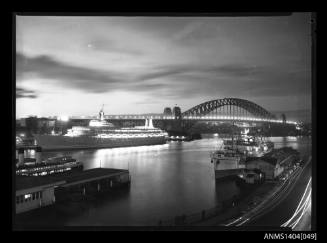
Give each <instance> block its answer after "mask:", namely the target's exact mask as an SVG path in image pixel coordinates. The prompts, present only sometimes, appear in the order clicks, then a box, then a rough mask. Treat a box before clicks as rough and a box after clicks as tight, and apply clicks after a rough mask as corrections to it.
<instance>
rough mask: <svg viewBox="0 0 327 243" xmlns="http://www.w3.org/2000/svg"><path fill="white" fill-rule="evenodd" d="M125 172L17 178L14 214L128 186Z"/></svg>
mask: <svg viewBox="0 0 327 243" xmlns="http://www.w3.org/2000/svg"><path fill="white" fill-rule="evenodd" d="M130 180H131V178H130V175H129V171H128V170H121V169H109V168H95V169H90V170H84V171H76V170H75V171H72V172H66V173H60V174H53V175H47V176H16V214H19V213H23V212H27V211H30V210H33V209H37V208H41V207H45V206H49V205H52V204H54V203H55V202H57V201H65V200H70V198H71V196H72V195H75V196H76V195H79V196H82V197H85V196H87V195H90V194H94V193H100V192H106V191H109V190H111V189H114V188H118V187H121V186H124V185H129V183H130Z"/></svg>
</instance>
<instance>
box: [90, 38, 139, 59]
mask: <svg viewBox="0 0 327 243" xmlns="http://www.w3.org/2000/svg"><path fill="white" fill-rule="evenodd" d="M87 45H88V46H89V48H91V49H93V50H96V51H101V52H108V53H118V54H127V55H133V56H139V55H143V54H144V52H142V51H141V50H139V49H132V48H130V47H127V46H125V45H124V46H123V45H122V44H117V43H115V42H114V41H112V40H108V39H104V38H98V39H93V40H91V41H90V42H89V43H87Z"/></svg>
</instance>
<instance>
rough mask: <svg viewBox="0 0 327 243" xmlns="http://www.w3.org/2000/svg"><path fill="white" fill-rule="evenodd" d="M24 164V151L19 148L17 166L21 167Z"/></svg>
mask: <svg viewBox="0 0 327 243" xmlns="http://www.w3.org/2000/svg"><path fill="white" fill-rule="evenodd" d="M23 164H24V149H23V148H19V149H18V164H17V166H20V165H23Z"/></svg>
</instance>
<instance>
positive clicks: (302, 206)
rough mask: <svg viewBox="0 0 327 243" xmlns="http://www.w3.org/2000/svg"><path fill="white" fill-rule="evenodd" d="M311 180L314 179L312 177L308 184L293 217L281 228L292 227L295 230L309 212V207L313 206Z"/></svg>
mask: <svg viewBox="0 0 327 243" xmlns="http://www.w3.org/2000/svg"><path fill="white" fill-rule="evenodd" d="M311 179H312V177H310V180H309V181H308V183H307V186H306V188H305V191H304V193H303V195H302V198H301V200H300V202H299V204H298V206H297V208H296V210H295V212H294V214H293V215H292V217H291V218H290V219H289V220H287V221H286V222H285V223H283V224H282V225H281V226H282V227H292V229H294V228H295V227H296V225H297V224H298V222H299V221H300V220H301V219H302V217H303V215H304V213H305V212H306V211H307V209H308V206H309V205H310V206H311V191H312V188H311Z"/></svg>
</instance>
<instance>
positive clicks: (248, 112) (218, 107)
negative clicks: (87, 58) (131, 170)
mask: <svg viewBox="0 0 327 243" xmlns="http://www.w3.org/2000/svg"><path fill="white" fill-rule="evenodd" d="M94 118H96V116H88V117H85V116H83V117H71V120H72V121H75V122H78V121H83V120H84V121H85V120H90V119H94ZM104 118H105V120H106V121H108V122H111V123H113V124H116V125H123V124H125V125H126V124H127V123H129V124H134V125H135V124H137V125H142V124H146V123H147V122H148V121H149V119H152V121H153V124H154V125H155V126H158V127H160V128H164V129H165V128H167V124H180V125H181V126H182V127H190V126H192V125H194V124H195V123H196V122H199V121H205V122H227V123H236V124H239V125H240V124H243V125H244V126H250V127H251V126H252V127H253V126H261V125H270V124H279V125H281V126H282V125H285V126H295V125H297V122H295V121H289V120H286V118H285V117H284V119H283V118H282V117H277V116H276V115H274V114H272V113H270V112H269V111H267V110H266V109H265V108H263V107H261V106H260V105H258V104H255V103H254V102H251V101H249V100H245V99H239V98H223V99H215V100H210V101H207V102H203V103H201V104H199V105H196V106H194V107H192V108H190V109H188V110H186V111H184V112H182V111H181V108H180V107H178V106H175V107H173V109H171V108H169V107H166V108H165V109H164V112H163V113H162V114H155V115H152V114H149V115H104Z"/></svg>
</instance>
